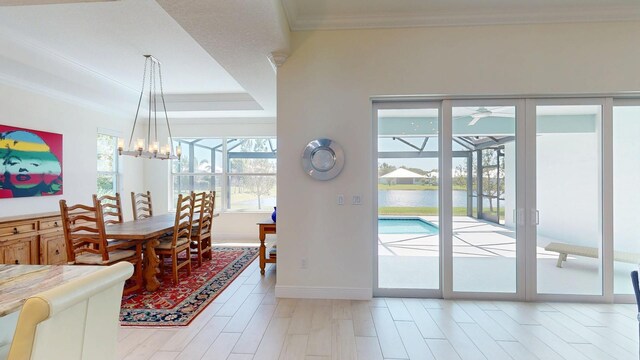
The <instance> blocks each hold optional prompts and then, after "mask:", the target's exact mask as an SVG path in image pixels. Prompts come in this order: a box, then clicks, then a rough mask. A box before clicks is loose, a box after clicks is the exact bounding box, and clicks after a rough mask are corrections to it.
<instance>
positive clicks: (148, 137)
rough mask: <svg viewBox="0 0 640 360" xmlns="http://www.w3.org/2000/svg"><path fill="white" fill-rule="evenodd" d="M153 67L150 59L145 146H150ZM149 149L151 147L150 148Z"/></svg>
mask: <svg viewBox="0 0 640 360" xmlns="http://www.w3.org/2000/svg"><path fill="white" fill-rule="evenodd" d="M154 68H155V64H154V62H153V60H151V69H149V116H148V119H149V123H148V125H147V147H149V149H150V147H151V144H152V143H151V110H152V109H153V108H152V107H151V99H152V97H153V92H152V90H153V75H154V73H153V69H154ZM150 150H151V149H150Z"/></svg>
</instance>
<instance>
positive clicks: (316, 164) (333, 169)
mask: <svg viewBox="0 0 640 360" xmlns="http://www.w3.org/2000/svg"><path fill="white" fill-rule="evenodd" d="M343 166H344V151H342V146H340V144H338V143H337V142H335V141H333V140H331V139H315V140H313V141H311V142H310V143H308V144H307V146H306V147H305V148H304V152H303V153H302V167H303V168H304V171H305V172H306V173H307V174H309V176H311V177H312V178H314V179H316V180H331V179H333V178H334V177H336V176H338V174H340V171H341V170H342V167H343Z"/></svg>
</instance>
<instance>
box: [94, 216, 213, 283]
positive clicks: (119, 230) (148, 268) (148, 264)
mask: <svg viewBox="0 0 640 360" xmlns="http://www.w3.org/2000/svg"><path fill="white" fill-rule="evenodd" d="M219 215H220V214H219V213H214V214H213V217H218V216H219ZM198 219H200V214H199V213H197V212H194V213H193V224H194V225H196V224H197V221H198ZM175 221H176V214H175V213H171V212H170V213H166V214H161V215H153V216H151V217H148V218H145V219H140V220H131V221H125V222H122V223H118V224H111V225H107V226H105V233H106V237H107V239H109V240H118V241H130V242H132V243H135V242H144V243H145V253H144V266H143V273H144V279H145V288H146V289H147V290H148V291H156V290H157V289H158V288H159V287H160V281H159V280H158V278H157V276H156V275H157V274H159V273H160V268H159V264H160V261H159V260H158V256H157V255H156V250H155V247H156V246H158V245H159V244H160V241H159V239H160V238H161V237H162V236H164V235H166V234H168V233H170V232H171V231H172V230H173V226H174V225H175Z"/></svg>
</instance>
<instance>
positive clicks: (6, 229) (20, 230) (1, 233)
mask: <svg viewBox="0 0 640 360" xmlns="http://www.w3.org/2000/svg"><path fill="white" fill-rule="evenodd" d="M36 230H37V227H36V222H35V221H33V222H23V223H13V224H3V225H0V238H4V237H9V236H13V235H20V234H29V233H33V232H35V231H36Z"/></svg>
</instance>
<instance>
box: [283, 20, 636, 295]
mask: <svg viewBox="0 0 640 360" xmlns="http://www.w3.org/2000/svg"><path fill="white" fill-rule="evenodd" d="M639 36H640V23H638V22H625V23H595V24H560V25H555V24H551V25H519V26H515V25H514V26H482V27H446V28H421V29H381V30H344V31H318V32H297V33H293V34H292V53H291V55H290V57H289V58H288V60H287V62H286V63H285V64H284V65H283V66H282V67H280V68H279V69H278V146H279V152H278V189H279V191H278V241H279V246H278V249H279V250H278V252H279V254H278V284H277V287H276V293H277V295H278V296H296V297H297V296H311V297H339V296H342V297H351V298H357V297H366V296H370V295H371V287H372V278H373V274H372V268H373V263H372V260H373V259H372V253H373V250H372V246H373V244H374V239H373V229H374V224H375V215H374V214H375V212H374V211H373V209H372V207H373V204H372V201H373V199H372V196H373V194H374V185H375V184H374V182H373V181H372V177H373V173H372V166H374V156H373V154H372V147H373V146H372V145H373V144H372V139H373V137H374V134H373V131H372V114H371V100H370V99H371V97H372V96H379V95H419V94H466V95H495V94H527V93H529V94H559V93H600V92H618V91H628V90H639V89H640V72H638V59H639V58H640V48H639V47H638V46H636V44H637V39H638V37H639ZM317 137H329V138H332V139H334V140H336V141H337V142H339V143H340V144H342V146H343V148H344V151H345V154H346V163H345V168H344V170H343V171H342V173H341V174H340V176H338V177H337V178H336V179H334V180H331V181H326V182H319V181H314V180H312V179H310V178H309V177H308V176H307V175H306V174H305V173H304V172H303V171H302V169H301V166H300V154H301V151H302V149H303V148H304V146H305V144H306V143H307V142H308V141H309V140H311V139H314V138H317ZM337 194H345V195H346V196H347V198H350V196H351V195H353V194H361V195H363V205H362V206H352V205H344V206H338V205H336V202H335V198H336V196H337ZM303 259H306V260H307V263H308V269H301V266H300V265H301V260H303Z"/></svg>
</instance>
